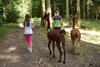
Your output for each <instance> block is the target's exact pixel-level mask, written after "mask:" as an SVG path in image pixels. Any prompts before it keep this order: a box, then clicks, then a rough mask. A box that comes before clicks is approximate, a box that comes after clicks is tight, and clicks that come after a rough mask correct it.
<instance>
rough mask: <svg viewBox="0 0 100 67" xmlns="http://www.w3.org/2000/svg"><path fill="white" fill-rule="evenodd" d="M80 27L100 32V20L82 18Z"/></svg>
mask: <svg viewBox="0 0 100 67" xmlns="http://www.w3.org/2000/svg"><path fill="white" fill-rule="evenodd" d="M81 22H82V23H81V27H80V28H81V29H87V30H94V31H98V32H100V20H95V19H82V20H81Z"/></svg>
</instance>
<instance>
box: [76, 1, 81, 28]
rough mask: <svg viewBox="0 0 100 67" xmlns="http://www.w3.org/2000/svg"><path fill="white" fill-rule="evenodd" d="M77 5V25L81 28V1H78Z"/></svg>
mask: <svg viewBox="0 0 100 67" xmlns="http://www.w3.org/2000/svg"><path fill="white" fill-rule="evenodd" d="M76 4H77V6H76V7H77V24H78V25H79V26H80V0H76Z"/></svg>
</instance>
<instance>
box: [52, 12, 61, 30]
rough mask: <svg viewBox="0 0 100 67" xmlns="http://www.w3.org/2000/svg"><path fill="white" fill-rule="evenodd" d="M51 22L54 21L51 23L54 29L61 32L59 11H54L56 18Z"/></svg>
mask: <svg viewBox="0 0 100 67" xmlns="http://www.w3.org/2000/svg"><path fill="white" fill-rule="evenodd" d="M53 20H54V23H53V26H54V29H55V30H61V27H62V16H60V15H59V11H56V16H54V18H53Z"/></svg>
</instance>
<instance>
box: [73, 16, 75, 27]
mask: <svg viewBox="0 0 100 67" xmlns="http://www.w3.org/2000/svg"><path fill="white" fill-rule="evenodd" d="M73 29H75V16H74V17H73Z"/></svg>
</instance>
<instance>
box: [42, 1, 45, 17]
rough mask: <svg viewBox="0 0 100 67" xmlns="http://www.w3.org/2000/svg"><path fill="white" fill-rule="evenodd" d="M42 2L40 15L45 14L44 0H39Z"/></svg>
mask: <svg viewBox="0 0 100 67" xmlns="http://www.w3.org/2000/svg"><path fill="white" fill-rule="evenodd" d="M41 2H42V16H44V14H45V0H41Z"/></svg>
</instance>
